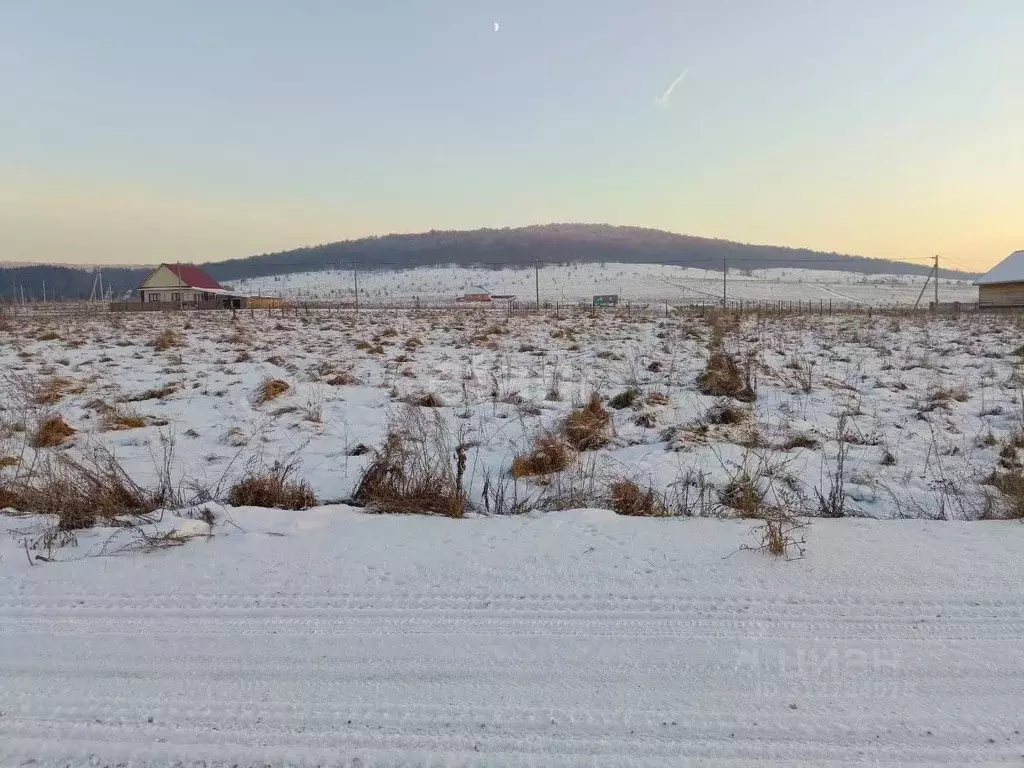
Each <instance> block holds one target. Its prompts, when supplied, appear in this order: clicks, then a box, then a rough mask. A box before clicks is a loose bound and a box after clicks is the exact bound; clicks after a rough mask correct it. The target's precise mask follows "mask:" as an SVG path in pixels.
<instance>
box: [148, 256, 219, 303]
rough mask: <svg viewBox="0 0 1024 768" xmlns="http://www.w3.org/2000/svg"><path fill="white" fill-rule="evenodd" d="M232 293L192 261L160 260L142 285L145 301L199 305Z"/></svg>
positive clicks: (216, 300)
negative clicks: (169, 261)
mask: <svg viewBox="0 0 1024 768" xmlns="http://www.w3.org/2000/svg"><path fill="white" fill-rule="evenodd" d="M231 297H232V293H231V291H228V290H226V289H225V288H224V286H222V285H221V284H220V283H218V282H217V281H216V280H214V279H213V278H212V277H210V276H209V275H208V274H206V272H204V271H203V270H202V269H200V268H199V267H194V266H192V265H191V264H161V265H160V266H159V267H157V268H156V269H154V270H153V271H152V272H151V273H150V275H149V277H147V278H146V279H145V280H144V281H143V282H142V285H140V286H139V298H140V299H141V301H142V303H143V304H172V305H178V306H181V305H186V306H197V305H201V304H208V303H210V302H218V300H220V299H230V298H231ZM226 306H231V304H230V303H229V304H227V305H226Z"/></svg>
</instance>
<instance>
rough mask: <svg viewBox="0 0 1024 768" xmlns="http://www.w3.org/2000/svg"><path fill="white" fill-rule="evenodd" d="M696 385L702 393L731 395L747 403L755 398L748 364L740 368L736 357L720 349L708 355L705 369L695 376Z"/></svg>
mask: <svg viewBox="0 0 1024 768" xmlns="http://www.w3.org/2000/svg"><path fill="white" fill-rule="evenodd" d="M697 387H698V388H699V390H700V392H701V394H704V395H712V396H714V397H733V398H735V399H737V400H740V401H742V402H747V403H751V402H753V401H754V400H756V399H757V393H756V391H755V390H754V385H753V381H752V380H751V377H750V366H749V365H748V366H747V367H746V368H745V369H741V368H740V366H739V364H738V363H737V362H736V359H735V358H734V357H733V356H732V355H731V354H729V353H728V352H725V351H724V350H721V349H716V350H714V351H713V352H712V353H711V355H710V357H708V362H707V366H706V368H705V370H704V371H703V372H702V373H701V374H700V375H699V376H698V377H697Z"/></svg>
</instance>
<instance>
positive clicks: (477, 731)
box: [0, 507, 1024, 766]
mask: <svg viewBox="0 0 1024 768" xmlns="http://www.w3.org/2000/svg"><path fill="white" fill-rule="evenodd" d="M232 516H233V519H234V524H225V525H219V526H217V528H216V532H217V535H216V536H215V537H214V538H213V539H211V540H208V541H205V540H201V541H193V542H190V543H189V544H188V545H186V546H185V547H182V548H179V549H175V550H170V551H165V552H160V553H155V554H153V553H151V554H139V555H133V556H121V557H84V558H82V559H78V560H74V561H70V562H60V563H49V564H40V565H37V566H34V567H30V566H29V563H28V561H27V559H26V557H25V554H24V552H22V551H19V549H18V546H17V542H16V541H14V540H13V539H10V538H8V539H6V540H4V541H3V542H2V543H0V555H2V559H0V764H3V765H8V764H15V765H17V764H21V763H22V762H23V761H27V760H34V761H37V762H36V763H34V764H40V763H41V764H44V765H47V764H58V763H59V764H61V765H63V764H67V763H70V764H119V763H126V764H131V765H157V764H159V765H171V764H175V765H177V764H192V763H193V762H204V764H225V765H234V764H238V765H250V764H264V763H270V764H275V765H276V764H288V765H291V764H302V765H306V764H309V765H320V764H351V765H364V766H365V765H408V764H411V765H421V764H422V765H488V766H489V765H526V764H528V765H580V764H588V765H680V764H684V763H685V762H686V761H687V760H690V761H692V762H693V763H695V764H700V765H709V764H730V765H734V764H748V765H754V764H757V765H762V764H765V763H771V762H776V763H793V764H810V765H827V764H832V763H835V764H839V763H848V762H865V763H876V764H887V765H888V764H921V765H936V764H943V763H944V764H950V765H964V764H968V763H972V762H973V763H986V764H992V763H1006V764H1012V765H1019V764H1020V763H1021V761H1022V760H1024V737H1022V735H1021V728H1022V727H1024V722H1022V721H1024V715H1022V714H1021V713H1022V712H1024V591H1022V587H1024V579H1022V576H1024V526H1022V525H1020V524H1014V523H967V524H959V523H934V522H921V521H913V522H897V521H893V522H879V521H864V520H860V521H857V520H845V521H816V522H815V523H814V524H813V526H812V527H811V528H810V529H809V536H808V552H807V557H806V558H805V559H803V560H798V561H791V562H784V561H777V560H773V559H771V558H769V557H768V556H766V555H762V554H760V553H756V552H748V551H741V552H736V549H737V547H739V546H740V545H741V544H743V543H746V542H751V541H752V539H751V538H750V536H749V531H750V529H751V527H752V524H750V523H745V522H736V521H719V520H649V519H628V518H621V517H616V516H614V515H612V514H611V513H607V512H599V511H581V512H567V513H552V514H549V515H547V516H542V517H525V518H514V519H473V520H462V521H453V520H440V519H424V518H413V517H404V516H401V517H374V516H367V515H362V514H359V513H355V512H352V511H350V510H348V509H346V508H340V507H333V508H322V509H318V510H312V511H308V512H297V513H295V512H287V513H281V512H270V511H265V510H236V511H233V512H232ZM236 526H237V527H236ZM104 535H105V534H104V533H101V532H96V533H92V534H89V535H87V536H83V537H82V538H81V541H80V545H79V547H78V548H77V549H75V550H69V551H67V552H66V553H65V556H68V555H70V556H73V557H81V556H83V555H86V554H87V553H88V552H89V551H90V547H91V546H93V545H94V544H95V543H96V542H98V541H100V540H101V539H102V537H103V536H104ZM179 761H180V763H179Z"/></svg>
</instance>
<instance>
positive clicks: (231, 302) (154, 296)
mask: <svg viewBox="0 0 1024 768" xmlns="http://www.w3.org/2000/svg"><path fill="white" fill-rule="evenodd" d="M282 306H284V302H283V301H282V300H281V299H280V298H277V297H273V296H248V295H246V294H244V293H239V292H238V291H235V290H232V289H231V288H225V287H224V286H223V285H221V284H220V283H218V282H217V281H216V280H214V279H213V278H212V277H210V276H209V275H208V274H206V272H204V271H203V270H201V269H200V268H199V267H196V266H193V265H191V264H161V265H160V266H159V267H157V268H156V269H154V270H153V271H152V272H150V273H149V277H147V278H146V279H145V280H143V281H142V285H140V286H139V301H137V302H134V301H130V302H114V303H112V304H111V305H110V308H111V310H113V311H117V312H138V311H140V310H143V311H145V310H162V309H279V308H280V307H282Z"/></svg>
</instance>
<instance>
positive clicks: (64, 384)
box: [32, 376, 80, 405]
mask: <svg viewBox="0 0 1024 768" xmlns="http://www.w3.org/2000/svg"><path fill="white" fill-rule="evenodd" d="M74 387H75V382H74V381H72V380H71V379H68V378H65V377H63V376H53V377H51V378H49V379H47V380H46V381H45V382H44V383H43V384H42V385H41V386H40V387H39V388H38V389H37V390H36V391H35V393H34V394H33V395H32V402H33V403H35V404H36V405H56V404H57V403H59V402H60V401H61V399H62V398H63V397H64V395H65V394H67V393H68V392H69V391H70V390H72V389H73V388H74ZM79 391H80V390H79Z"/></svg>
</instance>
